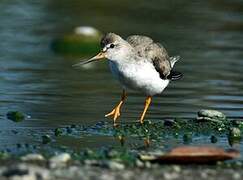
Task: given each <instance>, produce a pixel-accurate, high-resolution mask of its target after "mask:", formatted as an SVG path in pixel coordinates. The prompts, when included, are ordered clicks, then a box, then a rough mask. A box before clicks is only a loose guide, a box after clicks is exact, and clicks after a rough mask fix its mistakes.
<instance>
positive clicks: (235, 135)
mask: <svg viewBox="0 0 243 180" xmlns="http://www.w3.org/2000/svg"><path fill="white" fill-rule="evenodd" d="M229 136H230V138H240V137H241V131H240V129H239V128H236V127H233V128H230V132H229Z"/></svg>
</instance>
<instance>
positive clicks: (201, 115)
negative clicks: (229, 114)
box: [197, 109, 226, 123]
mask: <svg viewBox="0 0 243 180" xmlns="http://www.w3.org/2000/svg"><path fill="white" fill-rule="evenodd" d="M197 120H198V121H211V122H216V123H222V122H223V121H225V120H226V116H225V114H223V113H222V112H219V111H216V110H208V109H203V110H200V111H199V112H198V117H197Z"/></svg>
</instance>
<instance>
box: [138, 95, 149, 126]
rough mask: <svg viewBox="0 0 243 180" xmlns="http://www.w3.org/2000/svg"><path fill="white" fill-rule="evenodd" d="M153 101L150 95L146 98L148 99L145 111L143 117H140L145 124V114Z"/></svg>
mask: <svg viewBox="0 0 243 180" xmlns="http://www.w3.org/2000/svg"><path fill="white" fill-rule="evenodd" d="M151 101H152V97H151V96H148V97H147V98H146V100H145V105H144V110H143V113H142V115H141V118H140V123H141V124H143V122H144V117H145V114H146V112H147V110H148V107H149V105H150V103H151Z"/></svg>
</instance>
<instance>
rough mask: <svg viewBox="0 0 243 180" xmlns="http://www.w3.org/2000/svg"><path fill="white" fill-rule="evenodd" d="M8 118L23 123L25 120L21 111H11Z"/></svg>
mask: <svg viewBox="0 0 243 180" xmlns="http://www.w3.org/2000/svg"><path fill="white" fill-rule="evenodd" d="M7 118H8V119H10V120H12V121H14V122H21V121H23V120H24V119H25V115H24V114H23V113H21V112H19V111H9V112H8V113H7Z"/></svg>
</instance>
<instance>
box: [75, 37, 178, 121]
mask: <svg viewBox="0 0 243 180" xmlns="http://www.w3.org/2000/svg"><path fill="white" fill-rule="evenodd" d="M104 58H106V59H108V60H109V66H110V69H111V72H112V74H113V75H114V76H115V78H116V79H118V81H119V82H120V83H121V85H122V88H123V91H122V96H121V100H120V102H119V103H118V105H117V106H115V108H114V109H113V110H112V111H111V112H110V113H108V114H106V115H105V117H112V118H113V120H114V125H116V120H117V118H118V117H119V116H120V109H121V107H122V105H123V103H124V101H125V99H126V97H127V94H126V91H127V89H133V90H136V91H139V92H141V93H143V94H145V95H146V96H147V98H146V100H145V106H144V110H143V112H142V114H141V117H140V123H143V122H144V117H145V114H146V111H147V109H148V107H149V105H150V103H151V100H152V96H154V95H157V94H161V93H162V92H163V90H164V89H165V88H166V87H167V86H168V84H169V82H170V81H171V80H177V79H180V78H181V77H182V74H181V73H179V72H176V71H174V70H173V67H174V65H175V63H176V62H177V61H178V60H179V56H175V57H169V55H168V53H167V51H166V50H165V48H164V47H163V46H162V45H161V44H159V43H156V42H154V41H153V40H152V39H151V38H149V37H147V36H139V35H132V36H129V37H128V38H127V39H126V40H125V39H123V38H121V37H120V36H119V35H117V34H114V33H107V34H106V35H105V36H104V37H103V38H102V39H101V52H100V53H99V54H97V55H96V56H94V57H93V58H91V59H89V60H86V61H81V62H80V63H78V64H75V65H74V66H79V65H84V64H87V63H90V62H93V61H97V60H101V59H104Z"/></svg>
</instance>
